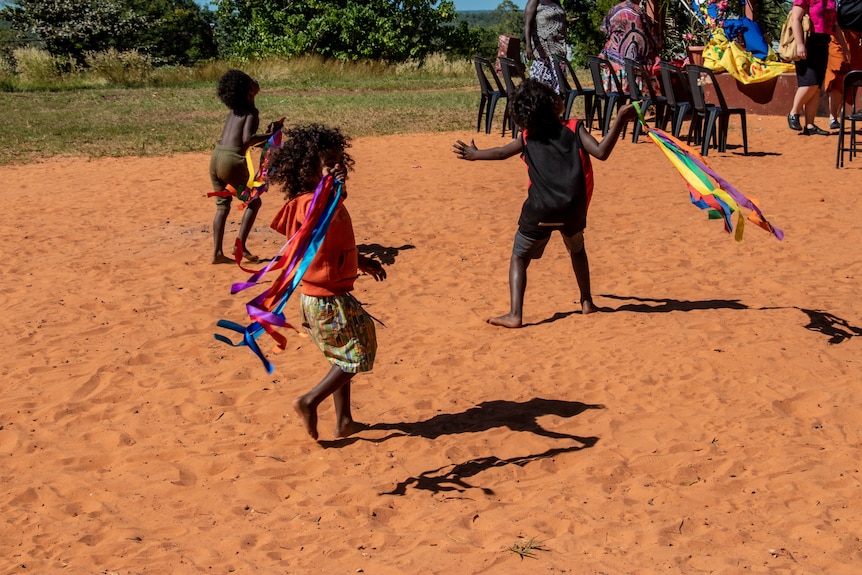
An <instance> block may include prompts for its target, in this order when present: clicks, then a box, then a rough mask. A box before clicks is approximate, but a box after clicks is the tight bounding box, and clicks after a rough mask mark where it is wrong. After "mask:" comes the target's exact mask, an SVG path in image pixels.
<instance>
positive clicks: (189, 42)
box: [125, 0, 217, 66]
mask: <svg viewBox="0 0 862 575" xmlns="http://www.w3.org/2000/svg"><path fill="white" fill-rule="evenodd" d="M125 1H126V2H127V3H128V5H129V7H130V8H131V9H132V10H133V11H134V12H135V13H136V14H139V15H142V16H143V17H144V18H145V19H146V21H147V25H146V26H145V27H144V28H142V29H140V30H138V31H137V34H136V38H135V45H134V46H133V47H134V48H137V49H138V50H140V51H143V52H146V53H147V54H149V55H150V56H151V57H152V58H153V61H154V62H156V63H159V64H162V63H168V64H179V65H183V66H188V65H191V64H194V63H195V62H198V61H200V60H205V59H208V58H214V57H215V56H216V55H217V50H216V44H215V38H214V37H213V32H212V29H213V25H214V23H215V15H214V14H213V13H212V12H211V11H210V10H209V9H208V8H202V7H201V6H200V5H198V4H197V3H196V2H195V1H194V0H125Z"/></svg>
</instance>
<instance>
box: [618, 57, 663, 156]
mask: <svg viewBox="0 0 862 575" xmlns="http://www.w3.org/2000/svg"><path fill="white" fill-rule="evenodd" d="M624 62H625V66H626V78H627V79H628V84H629V98H631V100H632V101H643V112H644V114H646V111H647V109H648V108H649V107H650V106H652V107H653V108H655V127H656V128H659V129H661V128H663V127H664V125H665V121H664V115H665V108H667V98H665V97H664V96H658V95H656V93H655V88H653V85H652V77H651V76H650V75H649V74H647V71H646V68H644V67H643V64H641V63H640V62H637V61H635V60H632V59H631V58H626V59H625V60H624ZM641 86H643V89H641ZM641 131H642V128H641V124H640V122H639V121H638V122H635V127H634V129H633V130H632V142H637V141H638V137H639V136H640V135H641Z"/></svg>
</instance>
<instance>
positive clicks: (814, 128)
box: [802, 124, 831, 136]
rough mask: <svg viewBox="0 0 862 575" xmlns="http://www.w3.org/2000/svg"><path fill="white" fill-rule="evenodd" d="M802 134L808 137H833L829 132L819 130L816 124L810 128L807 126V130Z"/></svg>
mask: <svg viewBox="0 0 862 575" xmlns="http://www.w3.org/2000/svg"><path fill="white" fill-rule="evenodd" d="M802 133H803V134H804V135H806V136H831V134H830V133H829V132H827V131H826V130H824V129H823V128H818V127H817V126H815V125H814V124H811V125H810V126H805V129H804V130H802Z"/></svg>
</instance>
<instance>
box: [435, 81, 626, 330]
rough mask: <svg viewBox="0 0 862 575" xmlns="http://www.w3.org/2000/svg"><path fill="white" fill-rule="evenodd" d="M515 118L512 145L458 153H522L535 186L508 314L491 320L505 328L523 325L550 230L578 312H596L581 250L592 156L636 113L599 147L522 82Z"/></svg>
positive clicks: (537, 86) (556, 100) (481, 156)
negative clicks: (531, 278) (534, 268)
mask: <svg viewBox="0 0 862 575" xmlns="http://www.w3.org/2000/svg"><path fill="white" fill-rule="evenodd" d="M511 107H512V114H513V117H514V119H515V123H516V124H517V125H518V127H519V128H520V129H521V133H520V134H519V135H518V137H517V138H515V139H514V140H512V142H511V143H509V144H507V145H505V146H501V147H497V148H489V149H486V150H479V149H477V148H476V145H475V144H474V143H473V142H470V144H469V145H468V144H465V143H464V142H462V141H461V140H457V141H456V142H455V144H454V145H453V150H452V151H453V152H454V153H455V154H457V155H458V157H459V158H461V159H463V160H505V159H507V158H511V157H512V156H514V155H516V154H521V156H522V157H523V159H524V162H525V163H526V164H527V173H528V175H529V178H530V187H529V188H528V190H527V200H526V201H525V202H524V205H523V207H522V208H521V217H520V219H519V220H518V231H517V232H516V233H515V243H514V246H513V248H512V258H511V260H510V263H509V291H510V309H509V313H507V314H505V315H501V316H498V317H492V318H489V319H488V323H490V324H493V325H499V326H503V327H512V328H516V327H521V325H522V319H523V306H524V292H525V291H526V287H527V267H528V266H529V265H530V261H531V260H537V259H539V258H541V257H542V254H543V253H544V250H545V246H546V245H547V244H548V239H549V238H550V237H551V232H553V231H554V230H559V231H560V233H561V234H562V236H563V241H564V242H565V244H566V249H567V250H568V251H569V255H570V256H571V259H572V269H573V270H574V272H575V278H576V279H577V282H578V288H579V289H580V292H581V300H580V301H581V311H582V312H583V313H585V314H588V313H593V312H594V311H596V307H595V305H594V304H593V300H592V294H591V292H590V268H589V263H588V261H587V252H586V250H585V249H584V228H585V227H586V225H587V206H588V205H589V201H590V195H591V193H592V176H593V175H592V168H591V165H590V156H594V157H596V158H598V159H599V160H605V159H607V158H608V156H609V155H610V153H611V151H612V150H613V148H614V146H615V145H616V142H617V139H618V138H619V135H620V133H621V132H622V129H623V127H624V126H625V125H626V122H628V121H629V120H630V119H632V118H634V117H635V115H636V112H635V109H634V107H633V106H632V105H631V104H629V105H626V106H623V107H622V108H620V110H619V112H618V113H617V117H616V120H615V121H614V123H613V125H612V126H611V128H610V130H609V131H608V133H607V135H606V136H605V137H604V138H603V139H602V141H601V143H599V142H598V141H596V139H595V138H594V137H593V136H592V135H590V133H589V132H588V131H587V129H586V127H585V126H584V124H583V123H582V122H578V121H576V120H572V121H569V122H563V121H562V120H561V119H560V113H561V112H562V110H563V102H562V100H561V99H560V97H559V96H558V95H557V94H556V93H555V92H554V91H553V90H552V89H551V88H549V87H547V86H546V85H544V84H542V83H541V82H539V81H537V80H533V79H527V80H525V81H524V82H523V84H521V86H520V87H519V88H518V90H517V92H516V93H515V95H514V97H513V98H512V102H511Z"/></svg>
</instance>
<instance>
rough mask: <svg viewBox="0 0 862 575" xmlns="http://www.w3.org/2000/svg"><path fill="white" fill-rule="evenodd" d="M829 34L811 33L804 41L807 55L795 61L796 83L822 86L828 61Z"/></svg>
mask: <svg viewBox="0 0 862 575" xmlns="http://www.w3.org/2000/svg"><path fill="white" fill-rule="evenodd" d="M829 40H830V36H829V34H811V35H810V36H809V37H808V41H807V42H805V49H806V50H807V52H808V57H807V58H805V60H798V61H797V62H796V85H797V86H799V87H800V88H801V87H803V86H822V85H823V80H824V78H826V65H827V64H828V62H829Z"/></svg>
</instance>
